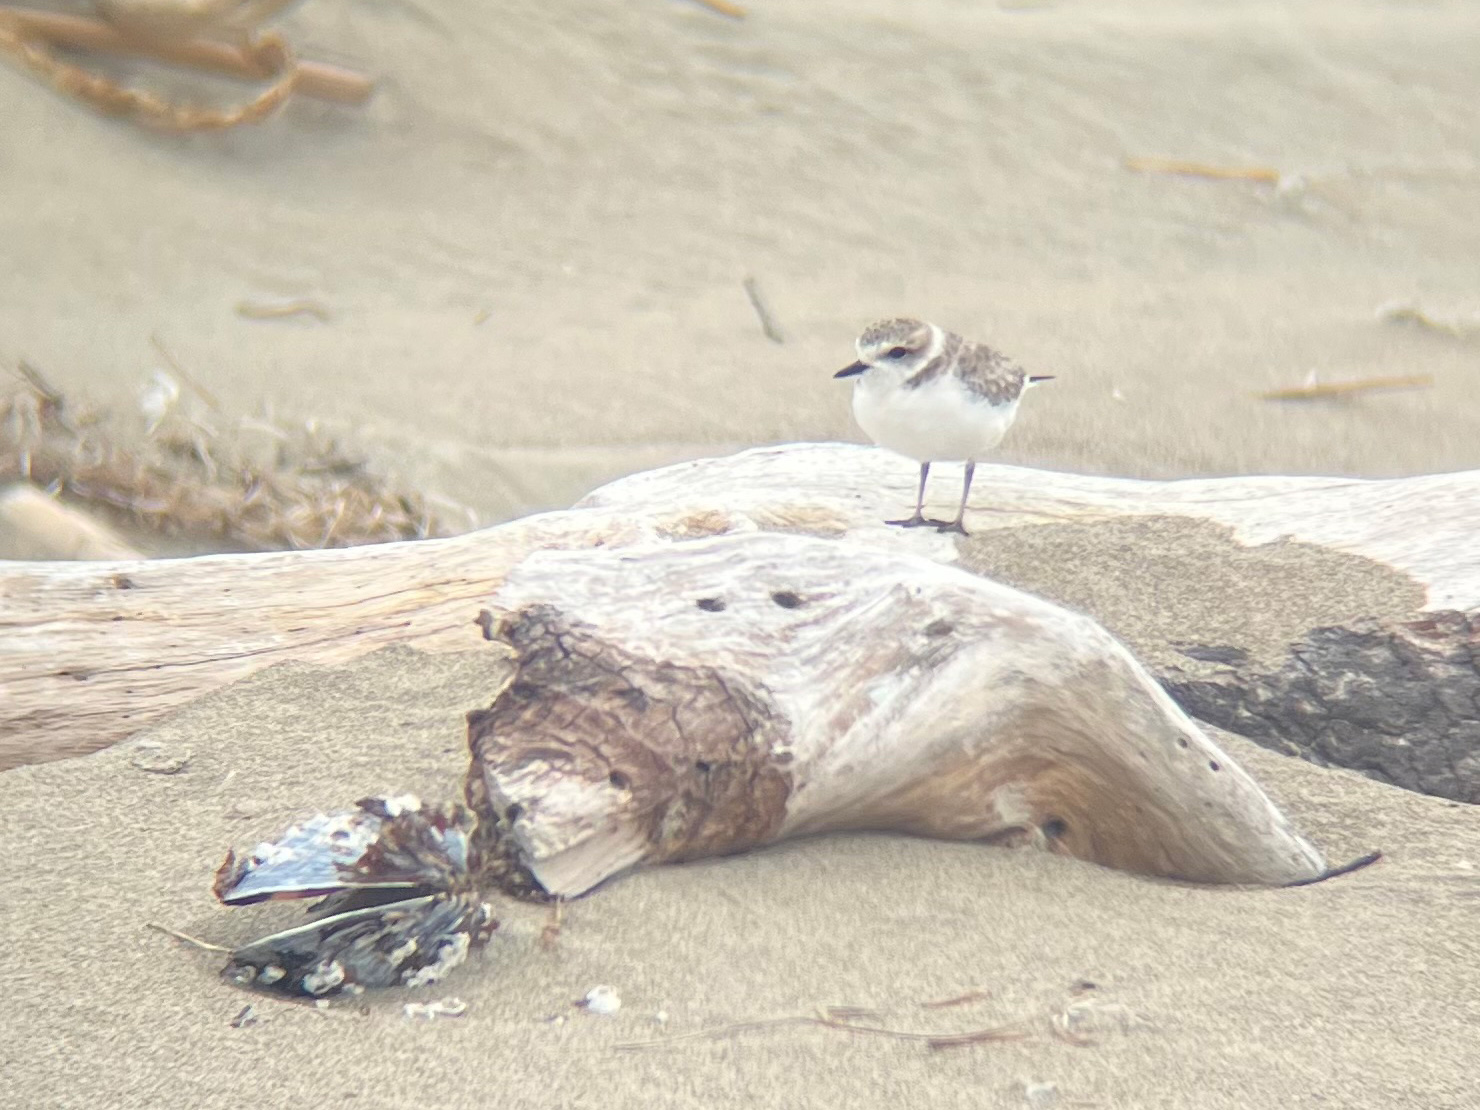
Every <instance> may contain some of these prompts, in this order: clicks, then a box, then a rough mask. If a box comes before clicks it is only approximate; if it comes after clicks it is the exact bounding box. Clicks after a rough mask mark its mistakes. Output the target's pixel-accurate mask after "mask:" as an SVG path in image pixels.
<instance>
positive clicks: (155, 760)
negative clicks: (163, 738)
mask: <svg viewBox="0 0 1480 1110" xmlns="http://www.w3.org/2000/svg"><path fill="white" fill-rule="evenodd" d="M190 754H191V753H190V752H188V751H186V752H184V753H182V754H179V755H174V754H171V753H170V752H169V751H168V749H166V748H165V746H164V745H163V744H161V743H160V742H159V741H158V740H140V741H139V742H138V743H137V744H135V745H134V755H133V756H132V758H130V759H129V766H130V767H132V768H133V769H134V770H136V771H143V772H144V773H145V774H149V775H178V774H179V773H180V772H181V771H183V770H185V768H186V767H188V766H190Z"/></svg>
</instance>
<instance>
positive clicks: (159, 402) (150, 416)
mask: <svg viewBox="0 0 1480 1110" xmlns="http://www.w3.org/2000/svg"><path fill="white" fill-rule="evenodd" d="M179 400H180V383H179V382H177V381H175V379H174V378H172V377H171V376H170V375H169V374H167V373H165V372H164V371H163V370H156V371H154V373H153V374H151V375H150V376H149V381H148V382H146V383H145V385H144V388H143V389H141V390H140V391H139V411H140V412H141V413H143V414H144V419H145V420H146V421H147V422H148V423H147V426H146V427H145V428H144V434H145V435H146V436H152V435H153V434H154V432H155V429H157V428H158V427H159V426H160V425H161V424H163V423H164V418H165V417H167V416H169V415H170V414H171V413H172V412H174V411H175V405H176V403H177V402H178V401H179Z"/></svg>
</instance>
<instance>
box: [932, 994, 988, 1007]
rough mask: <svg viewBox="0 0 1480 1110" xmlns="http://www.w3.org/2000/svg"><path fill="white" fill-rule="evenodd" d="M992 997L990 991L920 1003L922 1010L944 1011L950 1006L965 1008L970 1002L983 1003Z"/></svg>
mask: <svg viewBox="0 0 1480 1110" xmlns="http://www.w3.org/2000/svg"><path fill="white" fill-rule="evenodd" d="M991 997H992V993H991V992H990V991H983V990H975V991H967V992H966V993H965V994H958V995H956V997H954V998H940V999H936V1000H935V1001H934V1002H922V1003H920V1009H922V1010H944V1009H946V1008H947V1007H949V1006H965V1005H966V1004H967V1003H968V1002H981V1001H983V1000H985V999H988V998H991Z"/></svg>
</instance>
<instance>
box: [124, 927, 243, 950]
mask: <svg viewBox="0 0 1480 1110" xmlns="http://www.w3.org/2000/svg"><path fill="white" fill-rule="evenodd" d="M144 928H146V929H153V930H154V931H155V932H157V933H163V934H164V935H165V936H167V937H173V938H174V939H175V940H178V941H181V942H182V943H184V944H188V945H190V946H191V947H192V948H199V949H200V950H201V951H202V952H230V951H231V949H230V948H227V947H226V946H225V945H222V944H212V943H211V942H210V941H208V940H201V939H200V938H199V937H193V936H191V935H190V934H189V933H182V932H180V930H178V929H171V928H170V927H169V926H168V925H160V924H158V923H157V922H153V921H146V922H144Z"/></svg>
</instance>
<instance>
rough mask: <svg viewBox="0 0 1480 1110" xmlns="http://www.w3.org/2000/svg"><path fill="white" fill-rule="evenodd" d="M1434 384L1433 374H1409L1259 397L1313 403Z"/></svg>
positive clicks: (1302, 387)
mask: <svg viewBox="0 0 1480 1110" xmlns="http://www.w3.org/2000/svg"><path fill="white" fill-rule="evenodd" d="M1433 384H1434V376H1433V375H1432V374H1408V375H1402V376H1397V377H1385V378H1357V379H1355V380H1353V381H1345V382H1310V383H1307V384H1306V385H1296V386H1290V387H1289V388H1287V389H1271V390H1268V391H1267V392H1265V393H1260V394H1258V395H1257V396H1258V397H1259V399H1260V400H1262V401H1311V400H1315V399H1316V398H1320V397H1344V396H1349V395H1351V394H1353V393H1372V392H1375V391H1377V390H1381V389H1422V388H1424V387H1426V386H1431V385H1433Z"/></svg>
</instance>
